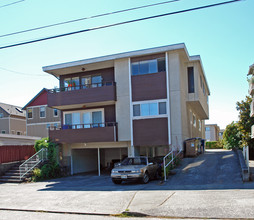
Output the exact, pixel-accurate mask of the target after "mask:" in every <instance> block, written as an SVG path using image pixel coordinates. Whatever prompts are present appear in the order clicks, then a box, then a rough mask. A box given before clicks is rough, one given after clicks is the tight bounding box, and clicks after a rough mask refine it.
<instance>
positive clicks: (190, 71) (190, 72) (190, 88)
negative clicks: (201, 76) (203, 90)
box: [188, 67, 195, 93]
mask: <svg viewBox="0 0 254 220" xmlns="http://www.w3.org/2000/svg"><path fill="white" fill-rule="evenodd" d="M194 91H195V90H194V71H193V67H188V93H194Z"/></svg>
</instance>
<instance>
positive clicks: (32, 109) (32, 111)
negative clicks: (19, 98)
mask: <svg viewBox="0 0 254 220" xmlns="http://www.w3.org/2000/svg"><path fill="white" fill-rule="evenodd" d="M29 110H31V112H30V113H31V114H32V117H28V116H29ZM33 115H34V108H27V119H29V120H31V119H33Z"/></svg>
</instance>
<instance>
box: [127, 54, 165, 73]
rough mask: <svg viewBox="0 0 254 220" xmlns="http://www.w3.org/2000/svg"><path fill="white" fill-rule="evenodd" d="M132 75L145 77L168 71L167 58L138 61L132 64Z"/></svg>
mask: <svg viewBox="0 0 254 220" xmlns="http://www.w3.org/2000/svg"><path fill="white" fill-rule="evenodd" d="M131 68H132V75H133V76H135V75H144V74H149V73H158V72H163V71H166V65H165V58H164V57H162V58H158V59H152V60H145V61H138V62H133V63H132V64H131Z"/></svg>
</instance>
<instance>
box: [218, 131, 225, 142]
mask: <svg viewBox="0 0 254 220" xmlns="http://www.w3.org/2000/svg"><path fill="white" fill-rule="evenodd" d="M224 131H225V129H221V130H220V132H219V140H222V139H223V133H224Z"/></svg>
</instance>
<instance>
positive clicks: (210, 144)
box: [205, 141, 223, 149]
mask: <svg viewBox="0 0 254 220" xmlns="http://www.w3.org/2000/svg"><path fill="white" fill-rule="evenodd" d="M205 147H206V149H222V148H223V144H222V143H221V141H207V142H206V146H205Z"/></svg>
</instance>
